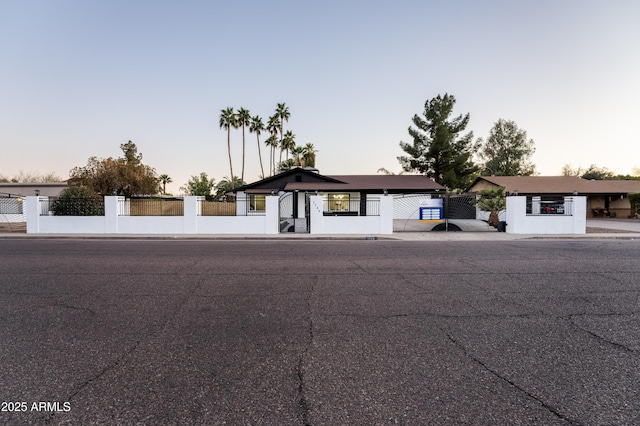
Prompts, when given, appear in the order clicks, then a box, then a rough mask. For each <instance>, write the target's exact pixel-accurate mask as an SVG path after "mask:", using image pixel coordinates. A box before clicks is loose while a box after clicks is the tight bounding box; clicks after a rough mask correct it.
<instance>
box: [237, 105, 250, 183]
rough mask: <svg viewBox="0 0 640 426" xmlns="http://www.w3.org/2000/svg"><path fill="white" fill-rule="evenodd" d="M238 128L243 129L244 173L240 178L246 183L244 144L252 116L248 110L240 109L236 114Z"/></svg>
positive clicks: (243, 152)
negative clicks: (247, 126)
mask: <svg viewBox="0 0 640 426" xmlns="http://www.w3.org/2000/svg"><path fill="white" fill-rule="evenodd" d="M236 120H237V126H238V127H242V173H240V178H241V179H242V180H243V181H244V155H245V143H244V126H245V125H248V124H249V123H250V122H251V114H250V113H249V110H248V109H244V108H242V107H240V109H239V110H238V112H237V113H236Z"/></svg>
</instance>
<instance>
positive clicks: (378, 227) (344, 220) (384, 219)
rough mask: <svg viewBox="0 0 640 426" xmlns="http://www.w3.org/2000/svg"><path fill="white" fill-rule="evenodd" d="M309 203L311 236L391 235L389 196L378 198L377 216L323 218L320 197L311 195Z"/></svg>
mask: <svg viewBox="0 0 640 426" xmlns="http://www.w3.org/2000/svg"><path fill="white" fill-rule="evenodd" d="M371 198H372V199H373V198H374V197H371ZM309 202H310V214H311V218H310V219H311V230H310V233H311V234H391V233H393V199H392V197H390V196H386V197H384V196H383V197H380V215H379V216H324V215H323V205H322V196H320V195H312V196H310V197H309Z"/></svg>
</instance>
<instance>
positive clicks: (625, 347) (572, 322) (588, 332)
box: [562, 314, 638, 353]
mask: <svg viewBox="0 0 640 426" xmlns="http://www.w3.org/2000/svg"><path fill="white" fill-rule="evenodd" d="M580 316H583V315H569V316H568V317H562V319H564V320H565V321H567V322H569V323H570V324H571V325H572V326H574V327H575V328H576V329H578V330H580V331H583V332H585V333H587V334H588V335H590V336H592V337H595V338H596V339H597V340H599V341H602V342H605V343H606V344H608V345H611V346H613V347H615V348H618V349H622V350H624V351H625V352H631V353H637V352H638V350H636V349H633V348H630V347H628V346H626V345H623V344H622V343H618V342H614V341H613V340H609V339H607V338H605V337H604V336H601V335H599V334H598V333H596V332H593V331H591V330H589V329H588V328H584V327H582V326H581V325H579V324H577V323H576V322H575V321H574V318H575V317H580ZM607 316H611V317H618V316H627V314H624V315H623V314H610V315H607Z"/></svg>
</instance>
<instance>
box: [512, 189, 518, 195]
mask: <svg viewBox="0 0 640 426" xmlns="http://www.w3.org/2000/svg"><path fill="white" fill-rule="evenodd" d="M513 195H515V196H516V197H517V196H518V190H517V189H514V190H513Z"/></svg>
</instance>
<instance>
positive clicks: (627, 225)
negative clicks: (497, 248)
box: [587, 219, 640, 233]
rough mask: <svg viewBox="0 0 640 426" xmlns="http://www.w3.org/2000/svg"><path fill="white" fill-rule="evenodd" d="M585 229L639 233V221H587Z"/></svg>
mask: <svg viewBox="0 0 640 426" xmlns="http://www.w3.org/2000/svg"><path fill="white" fill-rule="evenodd" d="M587 228H594V229H602V230H618V231H626V232H636V233H640V219H587Z"/></svg>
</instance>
